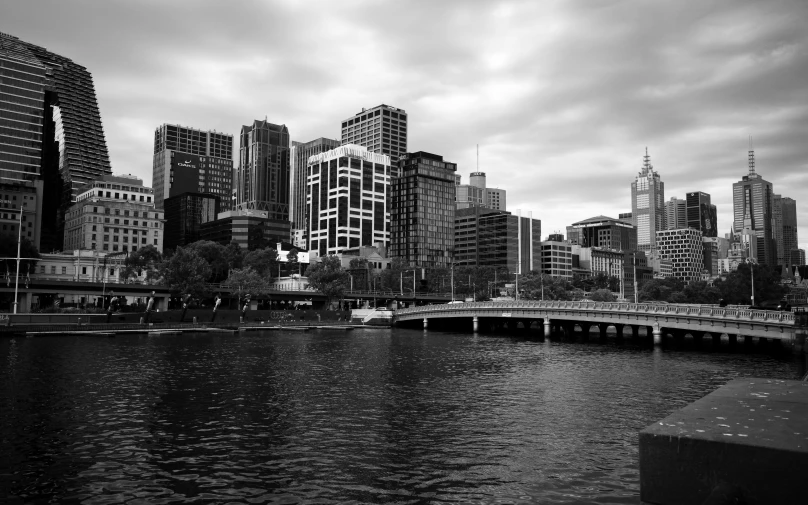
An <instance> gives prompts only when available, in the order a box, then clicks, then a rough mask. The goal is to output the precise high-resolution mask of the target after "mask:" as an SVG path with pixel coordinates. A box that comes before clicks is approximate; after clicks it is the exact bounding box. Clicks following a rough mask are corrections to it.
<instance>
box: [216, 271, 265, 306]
mask: <svg viewBox="0 0 808 505" xmlns="http://www.w3.org/2000/svg"><path fill="white" fill-rule="evenodd" d="M222 285H224V286H226V287H228V288H230V292H231V293H233V294H234V295H236V296H238V298H239V300H241V299H242V298H244V296H245V295H247V294H250V295H253V296H260V295H264V294H266V293H267V292H268V291H269V283H268V282H267V281H266V278H265V277H264V276H262V275H261V274H260V273H258V272H256V271H255V270H253V269H252V267H249V266H247V267H244V268H236V269H233V270H232V271H231V272H230V276H229V277H228V278H227V279H226V280H225V281H224V282H223V283H222Z"/></svg>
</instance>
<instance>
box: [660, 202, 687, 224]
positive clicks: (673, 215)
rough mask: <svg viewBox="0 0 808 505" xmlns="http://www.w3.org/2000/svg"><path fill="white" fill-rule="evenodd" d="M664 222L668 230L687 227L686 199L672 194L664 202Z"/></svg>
mask: <svg viewBox="0 0 808 505" xmlns="http://www.w3.org/2000/svg"><path fill="white" fill-rule="evenodd" d="M665 224H666V229H668V230H681V229H682V228H687V200H682V199H681V198H676V197H675V196H672V197H671V199H670V201H667V202H665Z"/></svg>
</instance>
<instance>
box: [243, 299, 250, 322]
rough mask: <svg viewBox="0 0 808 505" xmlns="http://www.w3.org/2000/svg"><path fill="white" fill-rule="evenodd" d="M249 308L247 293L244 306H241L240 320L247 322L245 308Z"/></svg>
mask: <svg viewBox="0 0 808 505" xmlns="http://www.w3.org/2000/svg"><path fill="white" fill-rule="evenodd" d="M249 308H250V295H249V293H248V294H247V296H246V297H245V298H244V306H243V307H241V321H242V322H245V323H246V322H247V310H248V309H249Z"/></svg>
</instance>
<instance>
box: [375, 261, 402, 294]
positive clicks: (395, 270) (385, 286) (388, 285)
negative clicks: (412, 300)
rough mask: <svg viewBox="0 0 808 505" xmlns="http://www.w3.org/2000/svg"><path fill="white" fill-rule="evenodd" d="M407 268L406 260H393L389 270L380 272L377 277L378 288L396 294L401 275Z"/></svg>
mask: <svg viewBox="0 0 808 505" xmlns="http://www.w3.org/2000/svg"><path fill="white" fill-rule="evenodd" d="M407 268H408V265H407V262H406V260H404V259H403V258H393V260H392V261H391V262H390V268H387V269H385V270H382V272H381V274H380V275H379V288H380V289H382V290H388V291H393V292H398V290H399V282H400V279H401V273H402V272H403V271H404V270H406V269H407Z"/></svg>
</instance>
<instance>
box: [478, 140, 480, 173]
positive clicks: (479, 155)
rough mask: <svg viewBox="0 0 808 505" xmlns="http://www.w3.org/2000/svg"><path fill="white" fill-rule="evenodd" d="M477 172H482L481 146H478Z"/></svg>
mask: <svg viewBox="0 0 808 505" xmlns="http://www.w3.org/2000/svg"><path fill="white" fill-rule="evenodd" d="M477 171H478V172H479V171H480V144H477Z"/></svg>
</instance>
